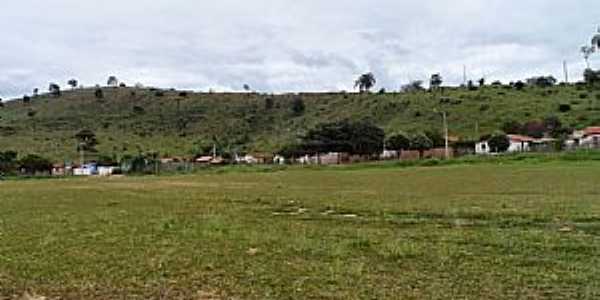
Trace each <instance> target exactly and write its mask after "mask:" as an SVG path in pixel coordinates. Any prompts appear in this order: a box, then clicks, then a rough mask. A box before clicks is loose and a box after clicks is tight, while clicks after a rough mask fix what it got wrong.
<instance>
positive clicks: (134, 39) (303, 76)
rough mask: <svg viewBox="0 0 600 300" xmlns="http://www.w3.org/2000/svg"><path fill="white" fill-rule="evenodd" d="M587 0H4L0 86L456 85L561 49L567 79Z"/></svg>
mask: <svg viewBox="0 0 600 300" xmlns="http://www.w3.org/2000/svg"><path fill="white" fill-rule="evenodd" d="M598 12H600V1H598V0H572V1H565V0H462V1H461V0H458V1H442V0H420V1H412V0H411V1H409V0H352V1H350V0H345V1H343V0H327V1H323V0H218V1H207V0H103V1H81V0H78V1H75V0H19V1H5V3H3V4H2V9H1V10H0V36H1V37H2V43H1V44H0V97H3V98H9V97H12V96H17V95H19V96H20V95H23V94H25V93H30V91H31V90H32V89H33V88H34V87H39V88H40V89H44V90H45V89H46V88H47V86H48V82H51V81H54V82H57V83H60V84H61V85H66V84H65V83H66V81H67V80H68V79H69V78H77V79H79V80H80V82H81V83H82V84H83V85H88V86H90V85H95V84H97V83H101V84H105V83H106V79H107V77H108V76H109V75H113V74H114V75H116V76H117V77H118V78H119V79H120V80H122V81H124V82H126V83H128V84H135V83H137V82H140V83H143V84H144V85H148V86H159V87H176V88H186V89H194V90H208V89H209V88H213V89H215V90H218V91H219V90H240V89H241V87H242V86H243V84H245V83H247V84H249V85H250V86H251V87H252V88H253V89H256V90H259V91H265V92H286V91H334V90H342V89H345V90H350V89H352V83H353V80H354V79H355V77H356V76H357V75H358V74H360V73H364V72H369V71H370V72H373V73H374V74H375V75H376V77H377V78H378V87H386V88H387V89H389V90H394V89H398V88H399V87H400V85H402V84H403V83H406V82H408V81H410V80H415V79H425V78H427V77H428V76H429V74H431V73H434V72H435V73H437V72H440V73H441V74H442V75H443V77H444V79H445V81H446V82H447V83H450V84H459V83H461V82H462V77H463V76H462V73H463V65H464V66H466V68H467V71H468V76H469V77H470V78H473V79H477V78H480V77H485V78H487V79H488V80H496V79H499V80H503V81H508V80H514V79H521V78H525V77H527V76H530V75H542V74H553V75H555V76H556V77H558V78H561V79H562V78H563V76H562V61H563V60H566V61H568V63H569V68H570V72H571V76H572V77H573V78H577V77H579V74H580V73H581V72H582V70H583V68H584V61H583V59H582V57H581V55H580V54H579V52H578V50H579V48H580V47H581V46H582V45H583V44H585V43H587V42H588V41H589V39H590V37H591V35H592V34H593V33H594V32H595V31H596V27H597V26H598V25H600V14H599V13H598ZM596 56H598V57H600V54H597V55H596ZM592 64H593V66H595V67H598V68H600V59H599V58H594V59H592Z"/></svg>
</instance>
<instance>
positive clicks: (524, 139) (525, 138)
mask: <svg viewBox="0 0 600 300" xmlns="http://www.w3.org/2000/svg"><path fill="white" fill-rule="evenodd" d="M508 138H509V139H510V141H511V142H517V143H522V142H533V141H535V139H534V138H532V137H530V136H526V135H519V134H509V135H508Z"/></svg>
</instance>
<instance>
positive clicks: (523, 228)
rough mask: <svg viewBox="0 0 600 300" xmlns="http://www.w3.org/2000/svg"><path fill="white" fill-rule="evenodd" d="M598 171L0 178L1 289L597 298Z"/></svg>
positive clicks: (549, 167)
mask: <svg viewBox="0 0 600 300" xmlns="http://www.w3.org/2000/svg"><path fill="white" fill-rule="evenodd" d="M599 168H600V162H593V161H587V162H578V161H570V162H566V161H560V160H557V161H549V162H544V163H541V164H540V163H538V164H528V163H511V164H475V165H452V166H440V167H436V168H421V167H410V168H391V167H384V168H381V167H372V166H371V167H363V168H357V169H354V170H353V169H347V168H346V169H344V168H342V169H336V168H324V169H317V170H315V169H302V168H291V169H287V170H283V171H277V170H274V171H273V172H235V171H224V172H221V173H214V172H208V173H204V174H196V175H189V176H165V177H126V178H110V179H92V178H89V179H59V180H36V181H0V299H1V298H2V296H5V297H11V295H20V294H22V293H23V292H24V291H26V290H28V291H33V292H35V293H37V294H40V295H44V296H48V297H61V299H93V298H97V299H178V298H181V299H207V298H208V299H210V297H214V298H216V299H219V298H233V299H514V298H525V299H586V298H587V299H597V298H598V297H599V296H600V280H598V279H599V278H600V269H598V268H597V266H598V265H599V263H600V185H598V182H600V172H598V170H599Z"/></svg>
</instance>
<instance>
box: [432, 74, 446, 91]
mask: <svg viewBox="0 0 600 300" xmlns="http://www.w3.org/2000/svg"><path fill="white" fill-rule="evenodd" d="M442 83H443V78H442V75H440V74H439V73H437V74H433V75H431V78H430V79H429V86H430V87H431V89H432V90H437V89H439V88H440V86H441V85H442Z"/></svg>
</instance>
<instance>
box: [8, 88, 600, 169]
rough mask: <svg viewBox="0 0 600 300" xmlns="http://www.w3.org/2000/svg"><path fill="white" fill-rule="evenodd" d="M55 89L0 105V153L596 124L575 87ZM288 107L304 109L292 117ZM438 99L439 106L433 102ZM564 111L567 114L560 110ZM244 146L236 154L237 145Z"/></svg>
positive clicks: (597, 104) (591, 96)
mask: <svg viewBox="0 0 600 300" xmlns="http://www.w3.org/2000/svg"><path fill="white" fill-rule="evenodd" d="M103 95H104V97H103V98H102V99H98V98H97V97H95V89H93V88H92V89H77V90H72V91H64V92H63V94H62V95H61V96H60V97H51V96H49V95H40V96H39V97H36V98H33V99H31V102H30V103H23V101H21V100H15V101H9V102H5V105H4V107H3V108H0V150H16V151H18V152H19V153H39V154H43V155H45V156H48V157H51V158H53V159H55V160H63V159H72V158H75V157H77V155H76V146H75V145H76V142H75V139H74V135H75V133H76V132H78V131H79V130H81V129H84V128H85V129H91V130H93V131H94V132H95V133H96V134H97V137H98V140H99V142H100V144H99V146H98V150H99V152H100V153H102V154H106V155H113V154H114V155H117V156H118V155H122V154H125V153H136V152H138V151H159V152H160V154H161V155H162V156H172V155H177V156H186V155H190V154H191V153H192V152H193V151H194V148H195V146H194V145H195V144H197V142H203V143H204V144H206V143H207V142H208V143H210V142H211V141H212V139H213V136H214V137H216V138H217V139H218V140H219V141H221V142H222V143H223V144H230V145H237V146H236V147H237V148H238V149H240V150H241V151H274V150H277V149H279V148H280V147H281V146H282V145H285V144H286V143H289V142H291V141H294V140H295V138H296V137H297V136H298V135H300V134H302V133H303V132H305V131H306V130H307V129H309V128H311V127H313V126H315V125H316V124H317V123H320V122H325V121H333V120H339V119H344V118H350V119H362V118H371V119H372V120H374V121H375V122H376V123H377V124H378V125H379V126H381V127H382V128H384V129H385V131H386V132H387V133H393V132H395V131H399V130H402V131H406V132H408V133H412V132H415V131H425V130H441V126H442V124H441V118H440V116H439V114H437V113H436V112H435V110H436V109H437V110H445V111H448V122H449V128H450V133H451V134H452V135H456V136H459V137H461V138H462V139H464V140H468V139H476V138H477V137H478V135H481V134H485V133H490V132H492V131H493V130H496V129H498V128H500V127H501V125H502V124H503V123H504V122H506V121H508V120H516V121H519V122H526V121H531V120H536V119H540V118H544V117H548V116H558V117H559V118H560V119H561V120H562V121H563V123H564V124H565V125H567V126H571V127H573V128H581V127H584V126H588V125H597V124H600V115H599V114H598V112H599V111H600V91H588V90H586V89H585V88H584V87H579V86H574V85H571V86H555V87H551V88H546V89H544V88H537V87H526V88H525V89H524V90H522V91H517V90H515V89H512V88H511V87H508V86H486V87H485V88H483V89H480V90H477V91H469V90H467V89H464V88H445V90H444V93H443V96H440V95H439V94H436V95H433V94H432V93H429V92H413V93H386V94H354V93H349V94H343V93H339V94H301V95H291V94H290V95H263V94H218V93H191V92H179V91H174V90H168V91H167V90H165V91H161V90H155V89H142V88H103ZM297 99H302V101H303V102H304V104H305V107H306V109H305V111H304V112H303V113H294V111H293V109H292V106H293V102H294V101H295V100H296V101H297ZM440 99H442V100H440ZM561 104H568V105H569V106H570V111H568V112H560V111H559V106H560V105H561ZM241 145H244V146H241Z"/></svg>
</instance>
